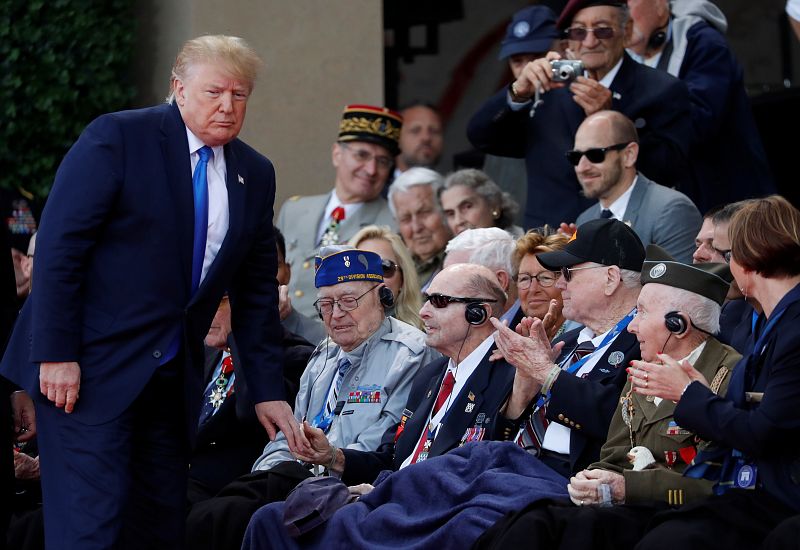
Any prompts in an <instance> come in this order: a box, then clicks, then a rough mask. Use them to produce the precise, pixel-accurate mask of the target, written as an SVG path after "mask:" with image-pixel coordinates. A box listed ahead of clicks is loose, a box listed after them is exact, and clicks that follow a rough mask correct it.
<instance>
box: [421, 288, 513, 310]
mask: <svg viewBox="0 0 800 550" xmlns="http://www.w3.org/2000/svg"><path fill="white" fill-rule="evenodd" d="M422 297H423V298H424V301H423V302H430V303H431V304H432V305H433V307H435V308H437V309H442V308H443V307H447V305H448V304H450V303H452V302H457V303H459V304H480V303H483V302H489V303H494V302H496V301H497V300H492V299H489V298H459V297H457V296H447V295H446V294H438V293H436V294H428V293H426V292H423V293H422Z"/></svg>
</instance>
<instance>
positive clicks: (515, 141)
mask: <svg viewBox="0 0 800 550" xmlns="http://www.w3.org/2000/svg"><path fill="white" fill-rule="evenodd" d="M557 26H558V29H559V30H560V31H561V32H563V36H564V37H565V38H566V40H567V44H568V48H567V55H566V56H562V55H560V54H559V53H558V52H555V51H551V52H548V53H547V55H546V56H545V57H544V58H542V59H536V60H534V61H531V62H530V63H528V64H527V65H526V66H525V67H524V68H523V69H522V72H521V73H520V74H519V76H518V77H517V78H516V80H514V81H513V82H512V83H511V84H510V85H509V86H508V87H507V88H506V89H503V90H501V91H500V92H498V93H497V94H495V95H494V96H493V97H492V98H490V99H489V100H488V101H487V102H486V103H485V104H484V105H483V106H482V107H481V109H480V110H479V111H478V112H477V113H476V114H475V115H474V116H473V118H472V120H471V121H470V124H469V127H468V129H467V133H468V136H469V139H470V141H471V142H472V144H473V145H474V146H475V147H477V148H478V149H480V150H482V151H485V152H487V153H490V154H494V155H499V156H507V157H516V158H525V161H526V166H527V176H528V200H527V205H526V209H525V219H524V225H525V228H526V229H527V228H532V227H539V226H542V225H544V224H549V225H551V226H558V224H559V223H561V222H572V221H574V220H575V219H576V218H577V216H578V214H580V212H581V211H583V210H584V209H586V208H588V207H589V206H590V205H591V203H592V201H589V200H588V199H585V198H584V197H582V196H581V188H580V186H579V184H578V181H577V179H576V177H575V173H574V171H573V167H572V166H571V165H570V164H569V162H567V159H566V158H565V157H564V151H567V150H568V149H570V148H571V147H572V142H573V139H574V137H575V131H576V130H577V128H578V126H579V125H580V123H581V122H582V121H583V120H584V118H586V117H587V116H589V115H591V114H593V113H595V112H597V111H601V110H606V109H611V110H615V111H620V112H622V113H624V114H625V115H627V116H628V118H630V119H631V120H633V121H634V124H635V125H636V128H637V131H638V132H639V136H640V144H641V152H640V155H639V166H640V168H641V169H642V170H643V171H645V172H646V173H648V174H652V177H654V178H656V179H657V180H658V181H660V182H662V183H663V184H664V185H667V186H669V187H678V188H680V187H681V184H682V183H683V181H682V179H681V178H683V177H684V174H686V173H688V171H687V143H689V142H690V140H691V131H692V130H691V121H690V117H689V108H690V105H689V93H688V90H687V88H686V86H685V85H684V84H683V83H682V82H680V81H679V80H677V79H676V78H674V77H671V76H670V75H667V74H664V73H663V72H658V71H655V70H653V69H651V68H649V67H645V66H642V65H639V64H638V63H636V62H635V61H634V60H633V59H631V58H630V57H629V56H628V55H627V54H626V53H625V40H626V38H627V37H628V36H630V33H631V29H632V25H631V22H630V18H629V14H628V8H627V6H626V4H625V2H620V1H613V0H570V1H569V2H568V3H567V5H566V7H565V8H564V11H563V12H562V13H561V16H560V17H559V19H558V23H557ZM562 57H567V58H574V59H562ZM578 61H579V62H581V64H582V66H583V72H584V74H580V73H581V72H582V71H581V67H580V66H579V64H578V63H577V62H578ZM553 62H556V66H555V68H554V67H553ZM573 75H574V76H575V78H574V79H572V78H571V77H572V76H573ZM537 90H538V91H539V97H538V98H537V97H536V96H537V93H536V92H537ZM535 99H538V100H540V101H535V102H534V100H535Z"/></svg>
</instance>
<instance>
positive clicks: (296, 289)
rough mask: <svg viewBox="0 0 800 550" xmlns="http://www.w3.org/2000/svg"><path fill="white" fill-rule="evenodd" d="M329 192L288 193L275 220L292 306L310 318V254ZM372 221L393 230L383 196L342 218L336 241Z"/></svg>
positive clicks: (314, 314) (312, 292)
mask: <svg viewBox="0 0 800 550" xmlns="http://www.w3.org/2000/svg"><path fill="white" fill-rule="evenodd" d="M330 196H331V194H330V193H326V194H324V195H314V196H311V197H301V196H295V197H291V198H290V199H288V200H287V201H286V202H284V203H283V206H282V207H281V211H280V214H278V223H277V224H276V225H277V226H278V229H280V230H281V233H283V235H284V237H285V238H286V262H287V263H288V264H289V265H291V266H292V280H291V282H290V283H289V296H290V297H291V299H292V307H293V308H295V309H297V311H299V312H300V313H302V314H304V315H307V316H309V317H312V318H313V319H316V318H317V312H316V311H315V310H314V306H313V304H314V301H315V300H316V299H317V292H316V288H315V287H314V256H315V255H316V254H317V250H318V249H319V242H318V240H317V229H318V228H319V224H320V222H321V221H322V216H323V215H324V214H325V205H326V204H328V200H329V199H330ZM372 224H375V225H388V226H389V227H390V228H392V229H393V230H396V229H397V224H396V223H395V221H394V217H393V216H392V212H391V211H390V210H389V205H388V203H387V202H386V199H384V198H383V197H378V198H377V199H375V200H372V201H369V202H365V203H364V204H362V205H361V208H359V209H358V210H357V211H356V212H355V213H354V214H353V215H352V216H351V217H348V218H345V220H344V221H342V223H341V225H340V226H339V243H341V244H344V243H346V242H347V241H348V240H350V238H351V237H352V236H353V235H355V234H356V233H358V230H359V229H361V228H362V227H365V226H367V225H372Z"/></svg>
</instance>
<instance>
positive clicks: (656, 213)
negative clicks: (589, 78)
mask: <svg viewBox="0 0 800 550" xmlns="http://www.w3.org/2000/svg"><path fill="white" fill-rule="evenodd" d="M638 157H639V136H638V133H637V132H636V127H635V126H634V124H633V122H631V121H630V119H628V117H626V116H625V115H623V114H622V113H618V112H616V111H600V112H598V113H595V114H593V115H591V116H589V117H587V118H586V120H584V121H583V123H581V125H580V126H579V127H578V131H577V133H576V134H575V147H574V149H573V150H571V151H569V152H567V160H569V162H570V164H572V165H573V166H575V175H576V176H577V177H578V182H579V183H580V184H581V188H582V189H583V195H584V196H585V197H586V198H589V199H597V200H598V202H597V203H596V204H595V205H593V206H590V207H589V208H587V209H586V210H584V211H583V213H581V215H580V216H578V219H577V221H576V223H577V225H578V226H580V225H581V224H582V223H585V222H587V221H589V220H594V219H597V218H614V219H616V220H619V221H621V222H625V223H627V224H628V225H630V226H631V227H632V228H633V230H634V231H635V232H636V234H637V235H639V238H640V239H641V241H642V243H643V244H644V245H645V246H646V245H649V244H656V245H658V246H660V247H661V248H663V249H664V250H666V251H667V252H668V253H669V254H671V255H672V256H674V257H675V258H676V259H677V260H678V261H681V262H684V263H690V262H691V261H692V254H693V253H694V250H695V246H694V237H695V235H697V232H698V231H699V230H700V226H701V225H702V223H703V218H702V216H701V215H700V212H699V211H698V210H697V207H696V206H695V205H694V203H693V202H692V201H691V199H689V197H687V196H686V195H684V194H683V193H681V192H680V191H676V190H675V189H670V188H668V187H664V186H663V185H659V184H657V183H655V182H654V181H651V180H650V179H648V178H647V177H646V176H645V175H644V174H642V173H641V172H637V167H636V161H637V159H638Z"/></svg>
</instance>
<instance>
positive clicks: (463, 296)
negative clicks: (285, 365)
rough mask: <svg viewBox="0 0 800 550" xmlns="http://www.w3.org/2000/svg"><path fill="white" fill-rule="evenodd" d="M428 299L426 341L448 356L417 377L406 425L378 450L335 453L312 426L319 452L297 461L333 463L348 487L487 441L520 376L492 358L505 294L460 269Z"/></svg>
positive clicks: (480, 271)
mask: <svg viewBox="0 0 800 550" xmlns="http://www.w3.org/2000/svg"><path fill="white" fill-rule="evenodd" d="M451 295H452V296H456V298H458V299H459V300H455V299H453V298H452V296H451ZM428 296H429V298H428V301H427V302H426V303H425V304H424V305H423V306H422V309H421V310H420V316H421V317H422V320H423V322H424V323H425V330H426V333H427V335H426V338H425V341H426V344H427V345H428V346H430V347H432V348H434V349H436V350H437V351H439V352H441V353H442V354H443V355H444V356H445V357H444V358H442V359H437V360H435V361H432V362H431V363H429V364H428V365H427V366H426V367H424V368H423V369H422V370H421V371H420V372H419V373H418V374H417V375H416V376H415V378H414V385H413V386H412V387H411V393H410V394H409V396H408V401H407V404H406V409H405V411H404V412H403V417H402V419H401V421H400V424H399V425H398V426H396V427H392V428H390V429H389V430H387V432H386V433H385V434H384V436H383V440H382V442H381V445H380V446H379V447H378V449H377V450H376V451H372V452H365V451H358V450H353V449H335V448H332V447H331V445H330V444H329V443H328V441H327V439H326V438H325V435H324V434H323V433H322V432H321V431H320V430H317V429H313V428H308V427H306V428H305V431H306V435H307V436H308V437H309V440H310V442H311V446H312V447H313V449H314V451H313V453H312V454H310V455H308V456H301V457H299V458H301V459H303V460H306V461H308V462H312V463H316V464H324V465H326V466H328V468H329V470H333V471H335V472H338V473H340V474H341V476H342V480H343V481H344V482H345V483H347V484H357V483H371V482H373V481H374V480H375V478H376V476H377V475H378V473H379V472H380V471H381V470H387V469H392V470H399V469H400V468H403V467H405V466H408V465H409V464H413V463H416V462H421V461H424V460H425V459H427V458H429V457H434V456H439V455H441V454H444V453H446V452H447V451H449V450H451V449H454V448H456V447H458V446H460V445H463V444H464V443H467V442H470V441H480V440H482V439H484V438H485V435H486V433H487V432H486V427H487V426H488V425H489V423H490V422H491V421H492V418H493V417H494V416H495V414H497V409H498V408H499V406H500V404H501V403H502V402H503V400H504V398H505V396H506V395H508V392H509V391H510V389H511V381H512V380H513V376H514V370H513V369H512V368H511V366H510V365H509V364H508V363H506V362H505V361H499V362H496V363H491V362H490V361H489V357H490V356H491V354H492V352H493V351H494V349H495V347H494V342H493V339H492V333H493V331H494V328H493V327H492V325H491V323H490V322H489V318H490V317H491V316H495V317H496V316H497V315H498V311H497V308H498V307H499V308H502V307H503V305H502V304H503V303H505V298H506V297H505V293H504V292H503V290H502V289H501V288H500V286H499V285H498V282H497V279H496V278H495V276H494V274H493V273H492V272H491V271H489V270H488V269H487V268H485V267H483V266H478V265H474V264H457V265H453V266H450V267H447V268H445V269H444V270H442V271H440V272H439V273H438V274H437V275H436V276H435V277H434V278H433V281H431V284H430V287H429V288H428ZM444 419H447V422H443V420H444Z"/></svg>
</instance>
